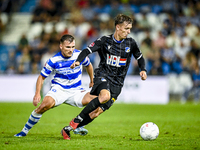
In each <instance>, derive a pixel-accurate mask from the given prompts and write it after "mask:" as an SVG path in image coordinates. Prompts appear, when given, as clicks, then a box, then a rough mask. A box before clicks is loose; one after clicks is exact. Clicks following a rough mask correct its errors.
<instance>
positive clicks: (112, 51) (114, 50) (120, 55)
mask: <svg viewBox="0 0 200 150" xmlns="http://www.w3.org/2000/svg"><path fill="white" fill-rule="evenodd" d="M132 22H133V21H132V19H131V18H130V17H129V16H126V15H123V14H119V15H117V16H116V18H115V32H114V34H111V35H108V36H102V37H101V38H99V39H97V40H96V41H94V42H93V43H91V44H90V45H89V46H88V47H87V48H86V49H84V50H83V51H82V52H81V53H80V54H79V56H78V58H77V60H76V61H75V62H74V63H73V64H72V66H71V68H74V67H76V66H79V65H80V62H82V61H83V60H84V59H85V58H86V56H87V55H89V54H91V53H93V52H98V54H99V56H100V62H99V66H98V68H97V69H95V71H94V86H93V87H92V90H91V92H90V94H92V95H96V96H98V97H96V98H94V99H93V100H92V101H90V103H88V105H87V106H86V107H85V108H84V109H83V110H82V111H81V113H80V114H79V115H78V116H77V117H76V118H74V119H72V121H71V122H70V124H69V126H66V127H64V128H63V129H62V135H63V138H64V139H68V140H69V139H70V131H71V130H75V129H76V128H77V127H80V126H82V125H86V124H88V123H90V122H91V121H93V119H92V118H91V117H90V116H89V114H90V112H92V111H94V110H96V109H97V108H99V109H100V110H99V114H100V113H102V112H104V111H105V110H107V109H109V108H110V107H111V106H112V104H113V102H114V101H115V100H116V99H117V97H118V95H119V94H120V92H121V89H122V87H123V83H124V79H125V76H126V74H127V71H128V67H129V64H130V61H131V56H134V57H135V59H136V60H137V61H138V65H139V68H140V70H141V71H140V76H141V79H142V80H146V78H147V74H146V69H145V60H144V58H143V56H142V53H141V51H140V49H139V48H138V45H137V43H136V42H135V40H134V39H133V38H131V37H128V34H130V32H131V31H130V30H131V28H132Z"/></svg>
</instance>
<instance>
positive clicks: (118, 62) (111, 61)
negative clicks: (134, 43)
mask: <svg viewBox="0 0 200 150" xmlns="http://www.w3.org/2000/svg"><path fill="white" fill-rule="evenodd" d="M107 64H108V65H111V66H116V67H121V66H125V65H126V58H121V57H120V56H115V55H109V54H107Z"/></svg>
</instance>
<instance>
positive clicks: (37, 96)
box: [33, 75, 45, 106]
mask: <svg viewBox="0 0 200 150" xmlns="http://www.w3.org/2000/svg"><path fill="white" fill-rule="evenodd" d="M44 80H45V77H43V76H42V75H39V76H38V79H37V82H36V91H35V95H34V97H33V105H34V106H37V105H38V103H39V102H40V100H41V95H40V91H41V89H42V85H43V83H44Z"/></svg>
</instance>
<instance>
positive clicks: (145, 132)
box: [140, 122, 159, 141]
mask: <svg viewBox="0 0 200 150" xmlns="http://www.w3.org/2000/svg"><path fill="white" fill-rule="evenodd" d="M158 135H159V128H158V126H157V125H156V124H155V123H153V122H146V123H144V124H143V125H142V126H141V128H140V136H141V137H142V138H143V140H145V141H149V140H155V139H156V138H157V137H158Z"/></svg>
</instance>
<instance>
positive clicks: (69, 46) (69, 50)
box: [60, 40, 75, 57]
mask: <svg viewBox="0 0 200 150" xmlns="http://www.w3.org/2000/svg"><path fill="white" fill-rule="evenodd" d="M60 49H61V53H62V55H63V56H64V57H71V56H72V54H73V51H74V49H75V41H73V42H71V43H70V42H69V41H67V40H65V41H64V42H63V43H61V44H60Z"/></svg>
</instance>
